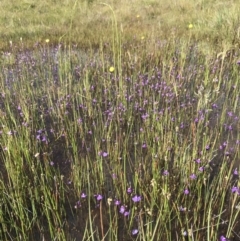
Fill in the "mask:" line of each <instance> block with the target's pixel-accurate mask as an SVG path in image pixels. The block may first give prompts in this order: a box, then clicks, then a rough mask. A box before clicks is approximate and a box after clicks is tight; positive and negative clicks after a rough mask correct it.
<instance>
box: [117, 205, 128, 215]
mask: <svg viewBox="0 0 240 241" xmlns="http://www.w3.org/2000/svg"><path fill="white" fill-rule="evenodd" d="M125 210H126V207H125V206H123V205H122V206H121V207H120V209H119V213H121V214H124V212H125Z"/></svg>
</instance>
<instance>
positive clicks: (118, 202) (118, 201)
mask: <svg viewBox="0 0 240 241" xmlns="http://www.w3.org/2000/svg"><path fill="white" fill-rule="evenodd" d="M114 204H115V205H116V206H119V205H120V204H121V201H120V200H117V199H115V201H114ZM120 209H121V208H120Z"/></svg>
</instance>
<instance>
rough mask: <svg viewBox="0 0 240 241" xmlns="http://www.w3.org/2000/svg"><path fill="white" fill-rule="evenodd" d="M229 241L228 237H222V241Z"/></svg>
mask: <svg viewBox="0 0 240 241" xmlns="http://www.w3.org/2000/svg"><path fill="white" fill-rule="evenodd" d="M228 240H229V239H227V238H226V237H224V236H223V235H222V236H221V237H220V241H228Z"/></svg>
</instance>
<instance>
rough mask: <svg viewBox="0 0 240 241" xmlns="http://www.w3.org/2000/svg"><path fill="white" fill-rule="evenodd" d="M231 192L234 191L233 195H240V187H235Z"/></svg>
mask: <svg viewBox="0 0 240 241" xmlns="http://www.w3.org/2000/svg"><path fill="white" fill-rule="evenodd" d="M231 191H232V193H235V192H237V193H238V194H240V189H239V187H236V186H234V187H232V188H231Z"/></svg>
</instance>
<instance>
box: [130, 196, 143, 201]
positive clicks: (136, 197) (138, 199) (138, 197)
mask: <svg viewBox="0 0 240 241" xmlns="http://www.w3.org/2000/svg"><path fill="white" fill-rule="evenodd" d="M141 199H142V198H141V196H138V195H135V196H134V197H133V198H132V200H133V202H135V203H137V202H140V201H141Z"/></svg>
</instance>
